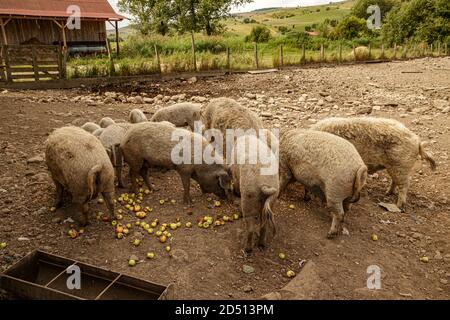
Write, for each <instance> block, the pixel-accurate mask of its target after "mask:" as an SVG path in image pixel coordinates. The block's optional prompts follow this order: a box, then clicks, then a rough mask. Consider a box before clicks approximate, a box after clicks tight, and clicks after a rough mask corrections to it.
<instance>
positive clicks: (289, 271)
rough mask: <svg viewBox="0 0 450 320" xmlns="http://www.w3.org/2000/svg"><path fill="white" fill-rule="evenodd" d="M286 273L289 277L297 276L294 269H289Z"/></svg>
mask: <svg viewBox="0 0 450 320" xmlns="http://www.w3.org/2000/svg"><path fill="white" fill-rule="evenodd" d="M286 275H287V276H288V278H293V277H295V272H294V271H292V270H288V271H287V272H286Z"/></svg>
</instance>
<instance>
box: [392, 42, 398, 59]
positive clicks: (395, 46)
mask: <svg viewBox="0 0 450 320" xmlns="http://www.w3.org/2000/svg"><path fill="white" fill-rule="evenodd" d="M396 58H397V44H396V43H394V54H393V55H392V59H396Z"/></svg>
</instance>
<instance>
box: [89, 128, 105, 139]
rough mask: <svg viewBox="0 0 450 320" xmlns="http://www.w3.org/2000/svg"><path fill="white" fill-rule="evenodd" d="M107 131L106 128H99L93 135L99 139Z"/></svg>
mask: <svg viewBox="0 0 450 320" xmlns="http://www.w3.org/2000/svg"><path fill="white" fill-rule="evenodd" d="M104 130H105V128H98V129H97V130H95V131H94V132H92V134H93V135H94V137H96V138H98V137H100V135H101V134H102V132H103V131H104Z"/></svg>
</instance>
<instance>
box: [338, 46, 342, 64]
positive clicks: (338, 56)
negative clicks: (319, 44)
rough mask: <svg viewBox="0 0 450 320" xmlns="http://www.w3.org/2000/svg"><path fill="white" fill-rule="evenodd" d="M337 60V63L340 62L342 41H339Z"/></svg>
mask: <svg viewBox="0 0 450 320" xmlns="http://www.w3.org/2000/svg"><path fill="white" fill-rule="evenodd" d="M338 62H339V63H342V43H341V42H339V55H338Z"/></svg>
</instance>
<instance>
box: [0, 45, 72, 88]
mask: <svg viewBox="0 0 450 320" xmlns="http://www.w3.org/2000/svg"><path fill="white" fill-rule="evenodd" d="M64 60H65V59H63V54H62V51H61V48H60V47H59V46H50V45H4V46H1V48H0V81H2V82H6V83H12V82H24V81H45V80H56V79H62V78H65V70H66V68H65V63H64Z"/></svg>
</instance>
